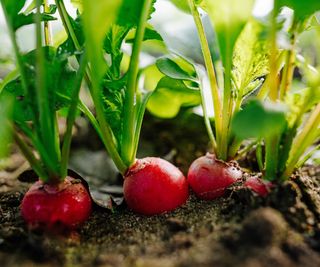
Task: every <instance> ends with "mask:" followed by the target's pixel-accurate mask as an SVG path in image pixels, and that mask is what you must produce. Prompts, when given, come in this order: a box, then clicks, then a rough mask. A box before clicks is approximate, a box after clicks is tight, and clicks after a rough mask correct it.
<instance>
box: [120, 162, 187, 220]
mask: <svg viewBox="0 0 320 267" xmlns="http://www.w3.org/2000/svg"><path fill="white" fill-rule="evenodd" d="M188 197H189V190H188V183H187V180H186V178H185V177H184V175H183V174H182V172H181V171H180V170H179V169H178V168H177V167H175V166H174V165H172V164H171V163H170V162H168V161H166V160H163V159H161V158H154V157H147V158H144V159H138V160H137V161H136V162H135V163H134V165H133V166H132V167H130V168H129V170H128V171H127V173H126V175H125V177H124V198H125V200H126V202H127V205H128V207H129V208H130V209H131V210H133V211H134V212H137V213H140V214H143V215H155V214H161V213H164V212H167V211H171V210H174V209H175V208H177V207H179V206H181V205H182V204H184V203H185V202H186V201H187V199H188Z"/></svg>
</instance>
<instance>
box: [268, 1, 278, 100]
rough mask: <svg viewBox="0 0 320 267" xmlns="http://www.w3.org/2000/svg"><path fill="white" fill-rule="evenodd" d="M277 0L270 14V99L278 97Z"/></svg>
mask: <svg viewBox="0 0 320 267" xmlns="http://www.w3.org/2000/svg"><path fill="white" fill-rule="evenodd" d="M277 2H278V1H275V3H274V8H273V11H272V15H271V32H270V43H271V48H270V73H269V76H270V78H269V79H268V87H269V97H270V99H271V100H272V101H276V100H277V99H278V72H277V51H278V49H277V23H276V15H277V11H278V5H277Z"/></svg>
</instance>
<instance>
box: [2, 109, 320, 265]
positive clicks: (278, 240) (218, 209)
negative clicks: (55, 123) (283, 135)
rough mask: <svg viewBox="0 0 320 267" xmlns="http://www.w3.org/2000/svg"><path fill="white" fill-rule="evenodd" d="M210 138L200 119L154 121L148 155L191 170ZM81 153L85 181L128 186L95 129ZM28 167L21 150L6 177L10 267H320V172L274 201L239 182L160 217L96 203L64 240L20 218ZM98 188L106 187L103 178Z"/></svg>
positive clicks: (312, 171)
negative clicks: (220, 193) (222, 192)
mask: <svg viewBox="0 0 320 267" xmlns="http://www.w3.org/2000/svg"><path fill="white" fill-rule="evenodd" d="M178 121H179V123H178ZM88 136H90V138H88ZM207 142H208V138H207V137H206V133H205V129H204V127H203V122H202V119H201V118H199V117H197V116H195V115H191V114H189V113H183V114H182V115H180V117H179V118H177V119H174V120H167V121H162V120H157V119H154V118H152V117H151V116H148V115H147V117H146V123H145V125H144V126H143V131H142V142H141V146H140V149H139V151H140V154H139V156H140V157H143V156H145V155H154V156H161V157H164V158H166V159H168V160H170V161H171V162H173V163H175V164H176V165H177V166H179V167H180V168H181V169H182V170H183V171H184V173H186V171H187V169H188V166H189V164H190V163H191V162H192V161H193V160H194V159H195V158H197V157H199V156H201V155H203V154H204V153H205V152H206V151H207V150H208V143H207ZM76 151H81V153H80V155H84V154H86V155H87V154H88V153H89V155H91V157H92V159H94V160H92V161H94V162H93V163H94V164H96V165H95V168H91V169H90V173H89V172H87V173H85V171H83V169H86V168H83V166H82V169H81V168H80V167H79V166H81V165H83V162H88V160H86V161H85V160H84V159H83V158H82V156H79V154H77V153H76ZM83 151H85V152H83ZM86 151H87V152H88V153H87V152H86ZM73 152H74V156H73V159H72V160H71V162H73V164H72V166H71V167H73V168H75V169H76V170H77V172H78V173H81V174H82V175H83V176H84V178H85V179H88V180H89V179H90V178H92V177H96V178H98V181H100V184H101V179H102V178H101V177H102V176H103V173H104V172H103V170H104V171H105V173H106V176H108V177H107V178H108V179H107V181H104V180H103V179H102V180H103V182H104V183H109V184H113V185H114V186H115V187H116V188H118V187H119V184H121V180H119V175H117V173H116V172H115V171H114V166H113V165H112V163H110V164H109V163H108V164H107V167H106V164H105V162H107V161H108V159H106V161H104V160H103V159H104V158H105V154H103V153H102V147H101V143H100V142H99V141H98V140H97V138H96V136H95V135H94V134H93V133H92V132H91V131H86V134H84V135H83V136H81V135H79V136H78V137H77V138H76V139H75V142H74V144H73ZM90 153H91V154H90ZM99 155H103V156H101V157H100V156H99ZM76 159H78V160H81V159H82V161H81V162H80V163H79V162H78V160H76ZM77 162H78V164H77ZM99 162H100V163H99ZM108 162H109V161H108ZM98 163H99V164H98ZM89 164H92V163H90V161H89ZM27 168H28V165H27V164H25V163H24V160H23V158H22V157H21V155H20V154H19V153H15V152H13V154H12V157H11V161H10V162H9V163H8V164H7V166H6V168H5V170H4V171H1V172H0V266H2V267H6V266H10V267H11V266H125V267H126V266H128V267H129V266H134V267H157V266H161V267H178V266H179V267H194V266H204V267H205V266H223V267H224V266H226V267H227V266H239V267H240V266H243V267H260V266H261V267H267V266H272V267H277V266H301V267H302V266H303V267H308V266H310V267H312V266H315V267H317V266H320V167H319V166H305V167H304V168H303V169H302V170H300V171H299V172H297V173H296V175H295V177H294V179H292V180H290V181H287V182H285V183H283V184H280V185H276V186H275V188H274V190H273V191H272V192H271V193H270V194H269V195H268V196H267V197H266V198H262V197H258V196H256V195H255V194H254V193H252V192H251V191H250V190H248V189H246V188H244V187H243V186H242V184H241V183H239V184H237V185H235V186H233V187H232V188H229V189H228V192H227V195H226V196H225V197H223V198H220V199H217V200H215V201H201V200H198V199H196V197H195V196H194V195H192V194H191V197H190V199H189V201H188V202H187V203H186V204H185V205H184V206H182V207H181V208H179V209H177V210H175V211H174V212H171V213H167V214H163V215H159V216H153V217H144V216H140V215H137V214H134V213H132V212H131V211H129V210H128V209H127V208H126V206H125V204H124V203H122V202H121V201H119V202H117V203H118V204H119V205H118V206H117V205H116V204H113V209H112V210H109V209H105V208H102V207H100V206H98V205H96V206H95V207H94V210H93V214H92V216H91V217H90V219H89V221H87V222H86V223H85V224H84V225H83V226H82V227H81V228H80V229H79V230H77V231H74V232H68V233H60V234H56V235H53V234H49V233H45V232H43V231H39V230H31V229H28V227H27V226H26V225H25V223H24V222H23V220H22V218H21V216H20V210H19V205H20V202H21V199H22V197H23V194H24V193H25V192H26V190H27V189H28V187H29V186H30V184H31V183H28V182H25V181H29V182H31V181H32V180H33V179H34V177H33V178H32V177H31V176H30V175H31V173H30V172H28V173H26V174H24V175H27V176H29V179H25V178H20V180H23V181H24V182H21V181H19V180H18V179H16V177H17V176H18V175H19V174H20V173H21V172H23V171H25V170H26V169H27ZM77 168H78V169H77ZM106 168H107V170H106ZM94 172H95V173H94ZM245 176H246V175H245ZM24 177H25V176H24ZM244 178H245V177H244ZM105 179H106V178H105ZM90 183H91V184H95V185H96V186H99V185H100V184H99V182H97V180H96V183H95V182H94V178H92V180H91V182H90ZM120 198H121V197H120ZM118 199H119V198H118ZM121 203H122V204H121Z"/></svg>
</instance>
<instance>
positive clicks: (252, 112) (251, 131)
mask: <svg viewBox="0 0 320 267" xmlns="http://www.w3.org/2000/svg"><path fill="white" fill-rule="evenodd" d="M285 114H286V107H285V106H284V105H283V104H275V103H266V102H265V103H262V102H261V101H259V100H252V101H250V102H249V103H248V104H247V105H246V106H245V107H244V108H243V110H241V111H239V112H238V113H237V114H235V116H234V118H233V120H232V125H231V127H232V131H233V133H234V135H235V136H237V137H238V138H240V139H246V138H267V137H270V136H274V135H276V134H280V133H281V132H282V130H283V129H284V127H285V125H286V117H285Z"/></svg>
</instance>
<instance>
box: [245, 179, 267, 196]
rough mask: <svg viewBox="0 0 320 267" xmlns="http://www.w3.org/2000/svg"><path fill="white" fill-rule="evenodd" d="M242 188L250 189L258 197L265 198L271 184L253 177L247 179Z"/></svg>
mask: <svg viewBox="0 0 320 267" xmlns="http://www.w3.org/2000/svg"><path fill="white" fill-rule="evenodd" d="M244 186H245V187H248V188H250V189H251V190H252V191H253V192H255V193H257V194H258V195H259V196H261V197H266V196H267V195H268V194H269V193H270V190H271V188H272V187H273V184H272V183H271V182H269V181H264V180H262V179H260V178H258V177H256V176H255V177H250V178H248V179H247V181H246V182H245V183H244Z"/></svg>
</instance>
